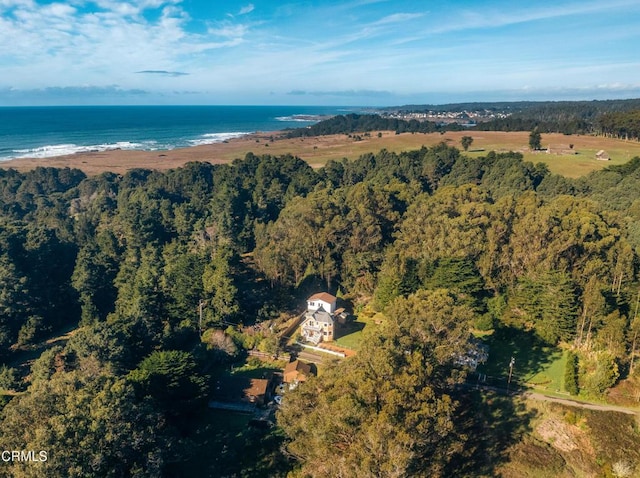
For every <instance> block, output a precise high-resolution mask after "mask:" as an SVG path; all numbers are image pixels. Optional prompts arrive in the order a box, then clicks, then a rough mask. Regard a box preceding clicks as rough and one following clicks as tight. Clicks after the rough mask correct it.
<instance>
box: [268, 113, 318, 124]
mask: <svg viewBox="0 0 640 478" xmlns="http://www.w3.org/2000/svg"><path fill="white" fill-rule="evenodd" d="M326 118H328V116H326V115H291V116H276V120H278V121H287V122H297V123H316V122H318V121H322V120H323V119H326Z"/></svg>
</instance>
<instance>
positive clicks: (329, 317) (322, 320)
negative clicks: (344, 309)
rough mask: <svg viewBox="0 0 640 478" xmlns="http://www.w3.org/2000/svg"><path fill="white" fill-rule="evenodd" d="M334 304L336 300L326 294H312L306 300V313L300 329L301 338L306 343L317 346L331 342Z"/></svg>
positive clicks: (333, 330)
mask: <svg viewBox="0 0 640 478" xmlns="http://www.w3.org/2000/svg"><path fill="white" fill-rule="evenodd" d="M336 302H337V299H336V298H335V297H334V296H332V295H331V294H328V293H327V292H320V293H318V294H314V295H312V296H311V297H309V298H308V299H307V312H306V314H305V318H304V321H303V322H302V327H301V330H302V337H304V339H305V340H306V341H308V342H311V343H314V344H316V345H317V344H319V343H320V342H330V341H331V340H333V336H334V332H335V322H334V317H333V313H334V312H335V310H336Z"/></svg>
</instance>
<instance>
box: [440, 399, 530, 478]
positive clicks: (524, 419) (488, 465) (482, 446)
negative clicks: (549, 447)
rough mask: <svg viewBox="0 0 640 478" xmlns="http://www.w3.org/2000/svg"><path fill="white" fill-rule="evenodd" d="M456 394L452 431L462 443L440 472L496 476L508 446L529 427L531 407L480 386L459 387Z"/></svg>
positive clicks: (504, 459) (452, 474)
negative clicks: (457, 415)
mask: <svg viewBox="0 0 640 478" xmlns="http://www.w3.org/2000/svg"><path fill="white" fill-rule="evenodd" d="M456 398H457V399H458V400H459V403H460V405H459V410H460V411H461V412H460V415H459V417H458V418H457V419H456V432H457V434H458V436H460V437H463V438H462V439H463V441H464V445H463V449H462V450H461V451H460V452H459V453H458V454H457V455H456V456H455V457H454V459H452V460H451V462H450V463H449V465H448V469H447V470H445V472H444V473H443V476H500V475H499V474H498V469H499V467H500V465H502V464H504V463H506V462H508V461H509V451H510V449H511V447H512V446H513V445H514V444H516V443H518V442H520V441H521V440H522V439H523V437H524V435H525V434H527V433H529V432H530V431H531V420H532V419H533V418H534V417H535V415H536V413H535V411H531V410H528V409H527V408H526V407H525V405H524V403H523V402H522V401H521V400H519V399H518V398H517V397H514V396H512V395H507V394H500V393H497V392H494V391H490V390H484V389H483V390H473V389H463V390H462V392H461V393H460V395H459V396H457V397H456Z"/></svg>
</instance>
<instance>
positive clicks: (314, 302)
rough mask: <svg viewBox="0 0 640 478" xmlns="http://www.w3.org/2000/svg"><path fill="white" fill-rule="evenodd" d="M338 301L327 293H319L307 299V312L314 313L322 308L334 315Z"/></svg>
mask: <svg viewBox="0 0 640 478" xmlns="http://www.w3.org/2000/svg"><path fill="white" fill-rule="evenodd" d="M336 302H337V299H336V298H335V297H334V296H332V295H331V294H329V293H327V292H319V293H317V294H313V295H312V296H311V297H309V298H308V299H307V310H308V311H314V310H318V309H320V308H322V309H324V310H325V311H326V312H329V313H330V314H333V313H334V312H335V311H336Z"/></svg>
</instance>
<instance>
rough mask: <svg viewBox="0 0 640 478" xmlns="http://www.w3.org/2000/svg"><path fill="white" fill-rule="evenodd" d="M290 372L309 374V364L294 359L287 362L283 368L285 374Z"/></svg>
mask: <svg viewBox="0 0 640 478" xmlns="http://www.w3.org/2000/svg"><path fill="white" fill-rule="evenodd" d="M291 372H298V373H302V374H304V375H309V374H310V373H311V365H309V364H308V363H304V362H301V361H300V360H294V361H293V362H289V363H288V364H287V365H286V367H285V368H284V373H285V374H287V373H291Z"/></svg>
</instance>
